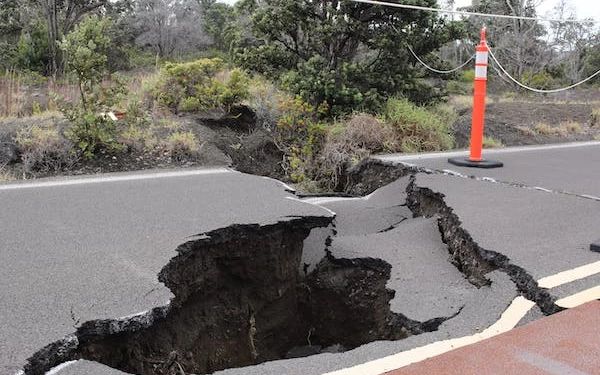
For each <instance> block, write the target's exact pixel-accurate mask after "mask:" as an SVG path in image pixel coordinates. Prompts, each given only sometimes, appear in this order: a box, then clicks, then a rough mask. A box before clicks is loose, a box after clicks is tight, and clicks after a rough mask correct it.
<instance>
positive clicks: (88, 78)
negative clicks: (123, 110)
mask: <svg viewBox="0 0 600 375" xmlns="http://www.w3.org/2000/svg"><path fill="white" fill-rule="evenodd" d="M109 25H110V23H109V21H108V20H106V19H105V20H101V19H99V18H98V17H96V16H91V17H87V18H86V19H85V20H83V21H82V22H81V23H80V24H79V25H77V26H76V27H75V29H74V30H73V31H72V32H70V33H69V34H67V35H66V36H65V38H63V41H62V42H61V43H60V48H61V49H62V50H63V51H65V53H66V56H67V68H68V69H69V71H70V72H71V73H73V74H74V75H75V76H76V78H77V82H78V86H79V93H80V102H79V103H67V102H64V101H62V103H60V109H61V112H63V114H64V115H65V117H66V118H67V119H68V120H69V121H70V122H71V126H70V128H69V129H68V130H67V131H66V135H67V137H68V138H69V139H70V140H71V141H72V142H73V143H74V144H75V145H76V146H77V147H78V148H79V150H80V151H81V152H82V153H83V156H84V157H85V158H88V159H91V158H93V157H94V155H95V153H96V152H98V151H103V152H109V153H114V152H119V151H123V150H124V149H125V147H124V146H123V145H122V144H120V143H119V142H118V137H117V135H118V133H119V131H118V129H117V123H116V122H114V121H112V120H111V119H110V118H108V117H107V116H106V115H104V112H106V111H108V110H110V109H111V108H112V107H113V106H115V105H116V104H117V103H119V102H120V101H121V100H122V99H123V98H124V96H125V94H126V93H127V87H126V85H125V84H124V83H123V82H122V81H121V80H120V79H119V77H118V76H116V75H115V76H113V77H112V80H110V81H108V83H106V84H102V80H103V79H104V78H105V77H106V67H105V64H106V61H107V57H106V53H107V49H108V47H109V45H110V39H109V38H108V37H107V36H106V30H107V29H108V27H109Z"/></svg>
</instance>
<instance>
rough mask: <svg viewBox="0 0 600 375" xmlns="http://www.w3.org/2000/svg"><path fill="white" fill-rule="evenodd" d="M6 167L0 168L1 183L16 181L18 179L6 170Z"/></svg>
mask: <svg viewBox="0 0 600 375" xmlns="http://www.w3.org/2000/svg"><path fill="white" fill-rule="evenodd" d="M5 168H6V166H2V167H0V182H8V181H15V180H16V179H17V178H16V177H15V175H14V174H12V173H11V172H10V171H7V170H5Z"/></svg>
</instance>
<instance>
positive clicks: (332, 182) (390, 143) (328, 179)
mask: <svg viewBox="0 0 600 375" xmlns="http://www.w3.org/2000/svg"><path fill="white" fill-rule="evenodd" d="M396 143H397V139H396V137H395V134H394V132H393V130H392V129H391V128H390V127H389V126H388V125H387V124H386V123H385V122H383V121H380V120H379V119H377V118H376V117H374V116H372V115H368V114H355V115H353V116H352V117H351V118H350V119H349V120H348V121H347V122H346V123H338V124H336V125H334V126H332V127H330V128H329V132H328V133H327V139H326V142H325V145H324V146H323V149H322V150H321V152H320V153H319V155H318V157H317V158H316V163H315V168H314V169H315V170H314V172H313V173H314V175H315V178H316V179H317V180H318V181H319V183H320V185H321V186H322V187H324V188H325V189H327V190H329V191H331V190H336V189H337V188H339V184H340V179H341V177H342V176H343V175H344V173H345V171H346V169H347V168H348V167H349V166H351V165H354V164H356V163H358V162H359V161H360V160H362V159H363V158H365V157H368V156H369V155H371V154H372V153H376V152H384V151H389V150H390V149H394V148H395V147H396Z"/></svg>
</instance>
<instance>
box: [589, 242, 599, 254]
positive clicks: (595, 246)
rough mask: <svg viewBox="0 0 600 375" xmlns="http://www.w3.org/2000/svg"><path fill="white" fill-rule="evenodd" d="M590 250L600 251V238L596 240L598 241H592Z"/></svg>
mask: <svg viewBox="0 0 600 375" xmlns="http://www.w3.org/2000/svg"><path fill="white" fill-rule="evenodd" d="M590 250H592V251H595V252H597V253H600V240H598V241H596V242H594V243H592V244H591V245H590Z"/></svg>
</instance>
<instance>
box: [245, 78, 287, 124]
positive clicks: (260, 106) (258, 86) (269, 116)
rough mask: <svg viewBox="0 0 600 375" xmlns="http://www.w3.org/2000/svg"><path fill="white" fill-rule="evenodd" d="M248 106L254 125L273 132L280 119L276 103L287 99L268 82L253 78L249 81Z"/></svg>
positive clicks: (279, 111)
mask: <svg viewBox="0 0 600 375" xmlns="http://www.w3.org/2000/svg"><path fill="white" fill-rule="evenodd" d="M249 86H250V89H249V96H248V105H249V106H250V107H251V108H252V110H253V111H254V113H255V115H256V125H257V126H259V127H262V128H264V129H266V130H269V131H271V130H273V129H274V128H275V126H276V125H277V121H279V118H280V117H281V110H280V106H279V105H278V103H281V102H282V101H283V99H284V98H285V97H288V95H287V94H285V93H284V92H283V91H281V90H279V88H278V87H277V86H275V85H274V84H273V83H271V82H270V81H268V80H266V79H264V78H262V77H260V76H255V77H253V78H252V80H251V81H250V84H249Z"/></svg>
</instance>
